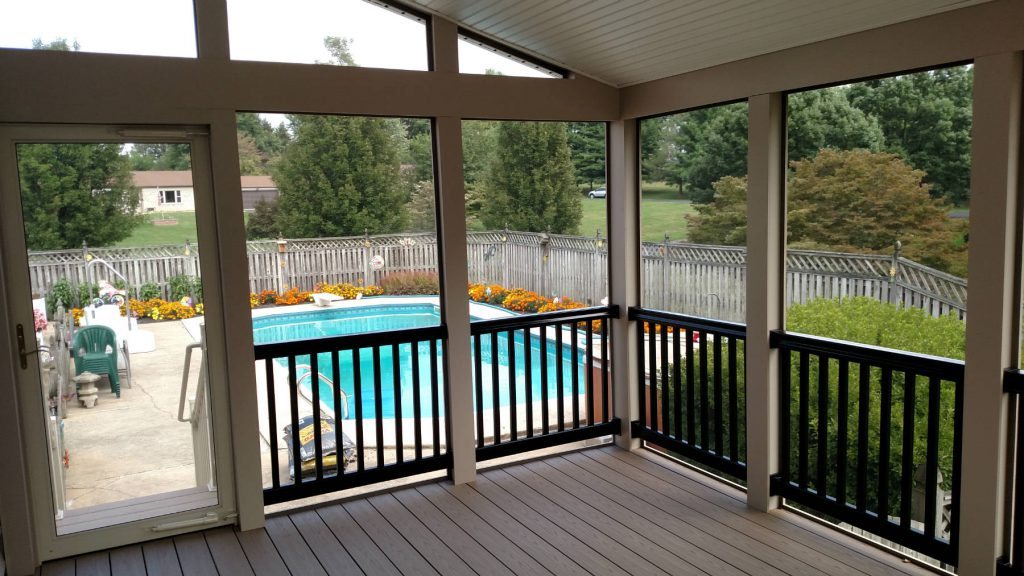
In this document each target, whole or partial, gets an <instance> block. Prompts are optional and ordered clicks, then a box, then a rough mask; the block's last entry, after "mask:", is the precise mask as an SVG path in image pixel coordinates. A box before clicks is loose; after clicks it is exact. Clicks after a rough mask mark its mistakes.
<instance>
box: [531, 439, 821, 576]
mask: <svg viewBox="0 0 1024 576" xmlns="http://www.w3.org/2000/svg"><path fill="white" fill-rule="evenodd" d="M547 463H548V464H550V465H551V466H553V467H555V468H557V469H558V470H560V471H562V472H563V473H565V474H567V475H569V476H571V477H573V478H575V479H577V480H579V481H580V482H582V483H584V484H586V485H588V486H590V487H591V488H593V489H595V490H597V491H599V492H601V493H603V494H606V495H607V496H609V497H610V498H613V499H615V500H617V501H618V502H620V503H622V504H623V505H625V506H627V507H628V508H630V509H631V510H634V511H636V512H638V513H640V514H642V515H644V516H646V517H648V518H650V519H652V520H654V521H655V522H657V523H659V524H661V525H662V526H665V527H666V528H668V529H669V530H671V531H672V532H673V533H674V534H677V535H680V536H681V537H685V536H684V535H686V534H689V533H690V532H691V531H692V530H699V531H700V532H702V533H703V534H704V535H706V536H704V537H702V538H706V537H711V538H712V539H714V540H715V541H716V542H718V543H719V544H720V545H721V546H727V548H725V549H724V550H723V549H722V548H720V547H719V546H716V547H715V549H716V552H714V553H715V554H716V555H717V556H718V557H719V558H723V559H725V560H726V561H727V562H730V563H732V564H734V565H736V566H737V567H739V568H741V569H743V570H744V571H747V572H748V573H749V572H750V571H751V570H754V571H755V572H754V573H764V574H768V573H775V574H780V573H781V574H789V575H792V576H820V575H824V574H826V572H824V571H822V570H820V569H818V568H816V567H815V566H814V565H810V564H807V563H806V562H810V561H814V558H812V556H816V555H815V554H813V551H811V550H808V552H809V553H810V554H808V556H807V557H805V559H804V561H801V560H800V559H799V558H796V557H794V556H791V555H789V554H786V553H784V552H781V551H779V550H777V549H775V548H773V547H771V546H769V545H767V544H765V543H763V542H762V541H760V540H758V539H757V538H754V537H751V536H748V535H747V534H745V533H744V532H743V531H742V530H738V529H736V528H735V527H733V526H730V525H729V523H726V522H720V521H718V520H717V519H716V516H717V515H720V513H719V514H711V515H709V514H706V513H705V512H706V511H707V509H706V508H705V509H704V511H702V510H701V508H702V506H701V505H700V504H696V505H695V506H691V504H694V502H693V501H692V500H690V501H687V502H686V503H683V502H682V501H678V500H673V499H672V498H669V497H668V496H665V495H664V494H661V493H660V492H657V491H656V490H653V489H651V488H649V487H648V486H646V485H645V484H642V483H640V482H636V481H634V480H629V479H627V478H626V477H624V476H620V475H618V474H614V473H612V470H611V469H609V468H607V467H605V466H603V465H602V464H600V463H598V462H596V461H594V460H592V459H591V458H589V457H587V456H583V455H577V454H569V455H567V456H566V457H564V458H561V459H558V458H554V459H551V460H549V461H547ZM701 502H703V501H701ZM705 504H706V503H705ZM746 528H750V527H749V526H747V527H746ZM723 554H724V555H723ZM751 560H753V561H754V563H751ZM764 564H766V565H767V566H769V567H770V568H765V567H764V566H763V565H764ZM833 567H834V568H839V566H833Z"/></svg>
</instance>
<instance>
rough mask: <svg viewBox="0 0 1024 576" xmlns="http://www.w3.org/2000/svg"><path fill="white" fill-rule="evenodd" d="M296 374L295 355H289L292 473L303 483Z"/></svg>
mask: <svg viewBox="0 0 1024 576" xmlns="http://www.w3.org/2000/svg"><path fill="white" fill-rule="evenodd" d="M297 380H298V377H297V375H296V374H295V355H294V354H293V355H289V356H288V398H290V399H291V415H290V417H291V424H292V427H291V431H292V474H293V475H294V477H295V478H294V480H293V482H294V483H295V484H301V483H302V453H301V452H300V450H299V448H300V447H301V443H300V442H299V385H298V382H297Z"/></svg>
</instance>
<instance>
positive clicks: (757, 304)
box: [746, 93, 786, 511]
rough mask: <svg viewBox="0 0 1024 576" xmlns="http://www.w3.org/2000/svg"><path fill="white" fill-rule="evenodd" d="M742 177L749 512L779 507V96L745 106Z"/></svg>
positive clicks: (782, 220) (782, 231)
mask: <svg viewBox="0 0 1024 576" xmlns="http://www.w3.org/2000/svg"><path fill="white" fill-rule="evenodd" d="M748 109H749V114H750V120H749V123H750V124H749V126H750V127H749V130H750V133H749V142H750V145H749V148H748V152H747V171H748V175H749V185H748V188H747V190H748V192H747V231H748V232H747V344H746V360H747V505H748V506H751V507H752V508H756V509H758V510H765V511H767V510H769V509H771V508H775V507H777V506H778V499H777V498H776V497H773V496H772V495H771V486H770V482H771V475H772V474H774V473H775V472H776V471H777V469H778V453H779V449H780V447H779V445H778V444H779V442H778V420H779V417H778V409H779V407H778V404H779V397H778V396H779V354H778V351H777V350H772V348H771V346H770V344H769V336H770V333H771V331H772V330H775V329H779V328H783V327H784V326H785V317H784V314H785V309H784V305H785V304H784V302H785V288H784V279H785V262H786V241H785V238H786V212H785V210H786V202H785V180H784V178H785V174H784V172H783V162H784V160H785V155H786V149H785V135H786V131H785V110H784V101H783V95H782V94H780V93H772V94H761V95H758V96H753V97H751V98H750V100H749V108H748Z"/></svg>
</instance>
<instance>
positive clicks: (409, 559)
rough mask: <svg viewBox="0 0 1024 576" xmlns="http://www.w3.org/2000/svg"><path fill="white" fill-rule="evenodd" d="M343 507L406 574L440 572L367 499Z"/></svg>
mask: <svg viewBox="0 0 1024 576" xmlns="http://www.w3.org/2000/svg"><path fill="white" fill-rule="evenodd" d="M343 507H344V508H345V510H346V511H348V513H349V514H351V515H352V518H353V519H355V521H356V522H358V523H359V525H360V526H362V527H363V530H365V531H366V533H367V535H369V536H370V538H372V539H373V541H374V542H375V543H376V544H377V546H379V547H380V549H381V550H382V551H383V552H384V553H385V554H387V555H388V558H389V559H390V560H391V561H392V562H393V563H394V564H395V567H396V568H398V569H399V570H400V571H401V572H402V574H404V575H405V576H419V575H421V574H423V575H431V576H432V575H436V574H437V573H438V572H437V570H435V569H434V567H433V566H431V565H430V563H429V562H427V560H426V559H425V558H424V557H423V556H422V555H420V553H419V552H417V551H416V549H415V548H413V547H412V544H409V541H408V540H406V539H405V538H404V537H403V536H402V535H401V534H400V533H399V532H398V531H397V530H395V527H394V526H392V525H391V523H390V522H388V521H387V519H386V518H384V517H383V516H381V515H380V512H377V509H376V508H374V507H373V505H372V504H370V503H369V502H368V501H366V500H353V501H351V502H346V503H345V504H343Z"/></svg>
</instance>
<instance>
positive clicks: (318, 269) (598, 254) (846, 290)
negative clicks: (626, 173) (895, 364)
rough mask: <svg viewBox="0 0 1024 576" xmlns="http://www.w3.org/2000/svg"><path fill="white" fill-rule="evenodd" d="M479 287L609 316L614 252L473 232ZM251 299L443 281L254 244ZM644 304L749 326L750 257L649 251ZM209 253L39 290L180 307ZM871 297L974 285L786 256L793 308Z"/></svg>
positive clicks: (894, 261)
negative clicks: (129, 293)
mask: <svg viewBox="0 0 1024 576" xmlns="http://www.w3.org/2000/svg"><path fill="white" fill-rule="evenodd" d="M466 240H467V250H468V254H467V256H468V262H469V281H470V282H483V283H495V284H501V285H502V286H506V287H510V288H526V289H529V290H534V291H536V292H538V293H540V294H542V295H545V296H561V297H568V298H572V299H574V300H578V301H580V302H583V303H585V304H590V305H598V304H600V303H601V301H602V300H603V299H604V298H605V297H606V296H607V294H608V289H607V286H608V243H607V240H606V239H605V238H603V237H601V236H600V235H597V236H594V237H582V236H563V235H558V234H544V233H534V232H515V231H508V230H502V231H492V232H470V233H469V234H468V236H467V239H466ZM246 248H247V252H248V259H249V289H250V291H252V292H260V291H262V290H277V291H278V292H281V291H284V290H287V289H288V288H290V287H293V286H297V287H299V288H301V289H303V290H312V289H313V287H314V286H315V285H316V284H317V283H320V282H327V283H332V284H335V283H341V282H349V283H352V284H357V285H358V284H379V283H380V282H381V280H382V279H383V278H384V277H385V276H387V275H388V274H393V273H396V272H436V271H437V269H438V264H437V262H438V259H437V238H436V237H435V235H434V234H433V233H417V234H393V235H384V236H370V235H364V236H355V237H349V238H317V239H289V240H279V241H275V240H260V241H253V242H248V243H247V246H246ZM641 252H642V258H641V276H642V296H641V297H642V304H643V305H644V307H647V308H655V309H660V310H667V311H672V312H680V313H683V314H689V315H693V316H705V317H711V318H719V319H722V320H730V321H734V322H743V321H744V320H745V314H746V293H745V292H746V249H744V248H742V247H734V246H704V245H699V244H686V243H681V242H671V241H668V240H667V239H666V240H665V241H664V242H644V243H643V244H642V246H641ZM198 257H199V254H198V250H197V248H196V247H195V246H190V245H188V244H184V245H178V246H151V247H144V248H88V247H83V248H82V249H81V250H69V251H59V252H32V253H30V254H29V272H30V275H31V280H32V289H33V291H34V292H37V293H39V294H45V293H46V292H47V291H48V290H49V289H50V287H51V286H52V285H53V283H54V282H56V281H57V280H60V279H62V278H66V279H67V280H68V281H69V282H70V283H71V284H72V285H73V286H77V285H78V284H81V283H83V282H96V280H97V279H99V278H105V279H107V280H111V281H113V279H114V278H112V277H111V276H113V274H112V273H109V272H108V268H109V269H113V270H116V271H117V272H118V274H120V275H122V276H124V278H125V279H126V281H127V284H128V285H129V286H131V287H132V288H138V287H140V286H142V285H143V284H146V283H152V284H155V285H156V286H158V287H159V288H160V290H161V291H162V292H163V294H164V297H165V298H167V297H168V296H169V286H168V281H169V279H170V278H172V277H173V276H177V275H198V274H199V261H198ZM851 296H865V297H868V298H872V299H875V300H880V301H883V302H890V303H893V304H903V305H906V306H910V307H915V308H922V309H924V310H927V311H928V312H929V313H930V314H932V315H935V316H939V315H944V314H949V313H953V314H956V315H957V316H958V317H960V318H963V317H964V316H965V315H966V310H967V283H966V281H964V280H963V279H960V278H957V277H955V276H952V275H949V274H946V273H944V272H940V271H938V270H934V269H931V268H928V267H927V266H923V265H921V264H918V263H916V262H913V261H911V260H907V259H906V258H902V257H899V256H886V255H872V254H844V253H836V252H818V251H809V250H790V251H788V253H787V269H786V299H787V304H791V303H794V302H801V303H802V302H806V301H808V300H812V299H814V298H839V297H851Z"/></svg>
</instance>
